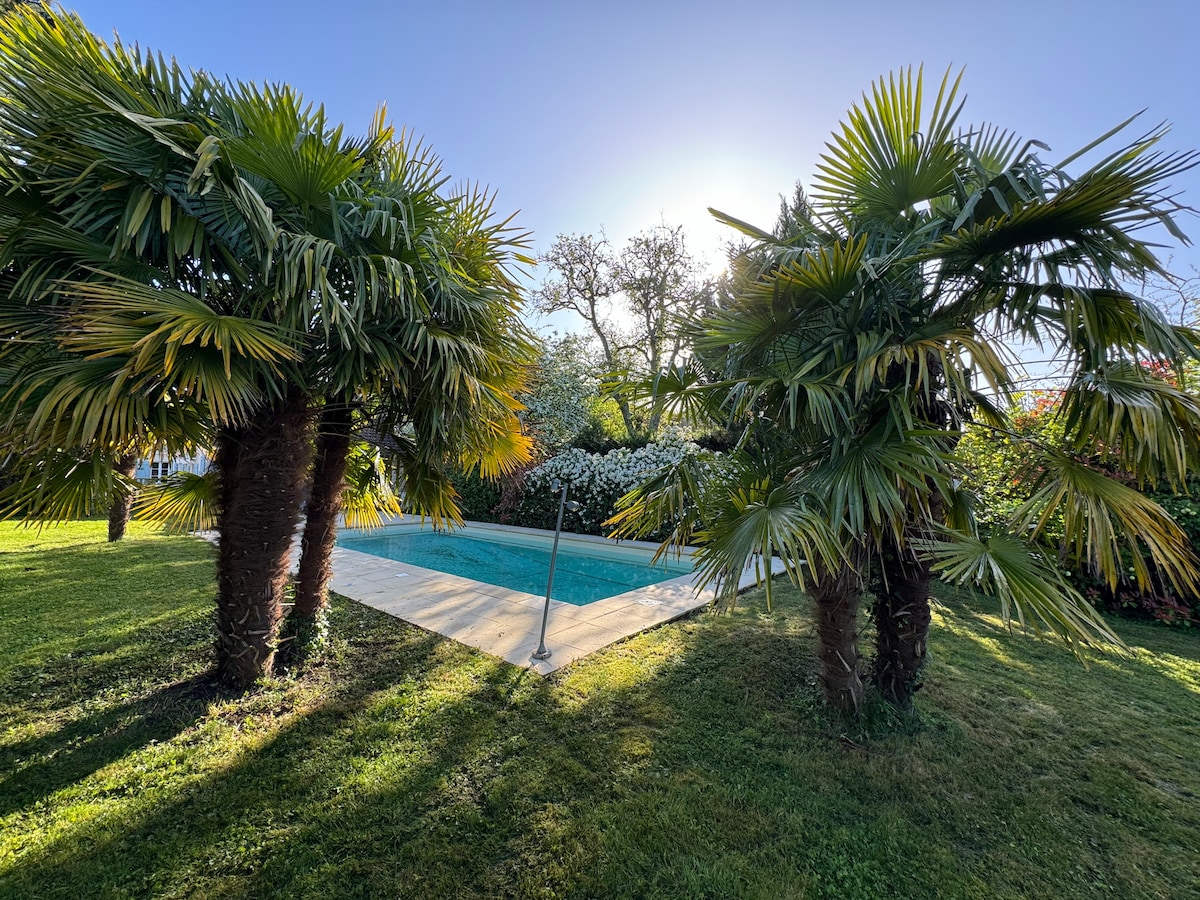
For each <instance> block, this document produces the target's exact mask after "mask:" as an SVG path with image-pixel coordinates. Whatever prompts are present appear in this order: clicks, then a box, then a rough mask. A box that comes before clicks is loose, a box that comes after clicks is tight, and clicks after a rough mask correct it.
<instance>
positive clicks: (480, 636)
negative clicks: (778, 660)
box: [330, 538, 779, 675]
mask: <svg viewBox="0 0 1200 900" xmlns="http://www.w3.org/2000/svg"><path fill="white" fill-rule="evenodd" d="M592 540H603V539H599V538H595V539H592ZM631 543H633V545H634V546H643V547H648V548H651V549H652V548H653V547H654V546H655V545H653V544H641V543H640V542H628V541H626V542H624V544H625V546H629V545H630V544H631ZM773 562H775V563H776V570H778V568H779V565H778V563H779V561H778V560H774V561H773ZM333 571H334V575H333V580H332V582H331V584H330V588H331V589H332V590H334V591H336V592H337V593H339V594H341V595H343V596H345V597H349V598H350V599H351V600H356V601H358V602H359V603H363V604H365V605H367V606H371V607H374V608H375V609H378V610H381V611H382V612H385V613H387V614H389V615H392V616H395V617H396V618H398V619H403V620H404V621H406V622H409V623H411V624H413V625H416V626H418V627H419V628H423V629H425V630H426V631H431V632H434V633H436V634H440V635H442V636H444V637H448V638H450V639H451V640H455V641H458V642H460V643H463V644H467V645H469V646H471V647H476V648H478V649H479V650H482V651H483V652H485V653H490V654H491V655H493V656H498V657H500V658H501V659H504V660H507V661H508V662H510V663H512V664H513V665H517V666H523V667H525V668H527V669H530V670H531V671H533V672H537V673H538V674H539V675H549V674H550V673H551V672H554V671H557V670H558V669H561V668H562V667H563V666H566V665H569V664H570V663H573V662H575V661H576V660H578V659H581V658H582V657H584V656H587V655H588V654H589V653H594V652H595V651H597V650H599V649H601V648H602V647H607V646H609V645H610V644H614V643H616V642H617V641H621V640H624V639H625V638H627V637H630V636H632V635H635V634H638V633H639V632H642V631H645V630H647V629H649V628H653V627H655V626H656V625H662V624H663V623H665V622H670V621H672V620H674V619H678V618H679V617H680V616H685V615H687V614H688V613H691V612H695V611H696V610H698V609H703V608H704V607H706V606H708V605H709V604H711V603H712V601H713V598H714V592H713V589H712V588H711V587H710V588H705V589H703V590H701V591H697V590H696V589H695V587H694V579H695V576H693V575H684V576H681V577H677V578H672V579H670V580H669V581H663V582H660V583H658V584H654V585H650V586H649V587H643V588H638V589H637V590H633V591H629V592H627V593H624V594H618V595H617V596H615V597H608V598H606V599H604V600H597V601H595V602H593V603H588V604H587V605H585V606H574V605H572V604H570V603H564V602H562V601H559V600H551V601H550V613H549V618H548V620H547V625H546V647H547V648H548V649H549V650H550V651H551V656H550V658H549V659H543V660H535V659H532V658H531V654H532V653H533V652H534V651H535V650H536V649H537V647H538V637H539V635H540V632H541V627H542V610H543V607H544V605H545V602H546V598H545V596H544V595H543V596H540V597H539V596H536V595H534V594H527V593H525V592H523V591H516V590H511V589H509V588H504V587H496V586H494V585H490V584H484V583H483V582H479V581H472V580H471V579H468V578H461V577H459V576H457V575H448V574H445V573H443V572H436V571H433V570H432V569H424V568H421V567H420V566H414V565H410V564H408V563H402V562H396V561H394V560H390V559H384V558H382V557H379V556H373V555H371V554H368V553H360V552H358V551H356V550H349V549H347V548H344V547H337V548H335V549H334V551H333ZM755 582H756V578H755V573H754V572H753V571H752V570H748V571H747V572H744V573H743V575H742V578H741V581H740V582H739V585H738V589H739V590H743V589H745V588H747V587H750V586H753V585H754V584H755Z"/></svg>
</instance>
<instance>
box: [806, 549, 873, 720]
mask: <svg viewBox="0 0 1200 900" xmlns="http://www.w3.org/2000/svg"><path fill="white" fill-rule="evenodd" d="M813 576H814V583H813V586H812V587H811V588H810V589H809V595H810V596H811V597H812V599H813V603H814V604H815V606H816V611H817V658H818V661H819V663H820V670H821V684H822V685H823V686H824V688H825V700H826V702H828V703H829V705H830V706H832V707H834V708H835V709H839V710H841V711H842V712H848V713H855V712H857V711H858V710H859V708H860V707H861V706H862V699H863V680H862V674H861V672H860V671H859V654H858V607H859V604H860V603H861V602H862V592H863V589H862V578H861V576H860V575H859V573H858V572H857V571H856V570H855V569H854V567H853V566H851V565H843V566H840V567H839V568H837V569H834V570H830V569H827V568H825V566H824V565H821V564H820V563H815V562H814V563H813Z"/></svg>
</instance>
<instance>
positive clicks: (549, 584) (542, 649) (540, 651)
mask: <svg viewBox="0 0 1200 900" xmlns="http://www.w3.org/2000/svg"><path fill="white" fill-rule="evenodd" d="M560 488H561V489H562V497H561V498H560V499H559V501H558V521H557V522H556V523H555V524H554V546H553V547H551V548H550V575H549V576H548V577H547V578H546V605H545V606H543V607H542V636H541V637H540V638H538V648H537V649H536V650H534V651H533V655H532V656H530V657H529V658H530V659H549V658H550V654H551V651H550V650H547V649H546V621H547V620H548V619H549V618H550V592H551V591H552V590H553V589H554V563H555V561H556V560H557V559H558V536H559V534H561V533H562V520H563V510H564V509H566V506H567V488H566V486H564V485H563V483H562V482H560V481H559V480H558V479H557V478H555V479H554V480H553V481H551V482H550V489H551V490H552V491H557V490H559V489H560Z"/></svg>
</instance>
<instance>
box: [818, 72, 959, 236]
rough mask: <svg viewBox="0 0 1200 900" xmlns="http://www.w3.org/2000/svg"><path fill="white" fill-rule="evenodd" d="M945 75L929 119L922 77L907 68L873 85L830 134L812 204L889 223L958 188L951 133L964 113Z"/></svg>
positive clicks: (955, 148)
mask: <svg viewBox="0 0 1200 900" xmlns="http://www.w3.org/2000/svg"><path fill="white" fill-rule="evenodd" d="M950 75H951V73H950V71H949V70H947V72H946V74H945V76H944V77H943V78H942V82H941V85H940V86H939V89H938V95H937V98H936V100H935V102H934V106H933V109H932V111H931V112H930V115H929V118H928V119H925V118H924V116H923V109H922V100H923V94H924V84H923V73H922V72H921V71H920V70H918V72H917V74H916V76H915V77H914V75H913V72H912V70H911V69H908V70H906V71H904V72H902V73H901V74H900V75H899V76H898V77H897V76H895V75H892V76H891V77H889V79H888V80H887V82H886V83H885V82H884V80H883V79H880V80H878V81H876V82H875V83H874V84H873V85H872V86H871V95H870V96H867V95H866V94H864V95H863V99H862V103H861V104H858V105H855V106H854V107H853V108H852V109H851V110H850V112H849V115H848V119H847V121H846V122H845V123H843V125H842V128H841V131H840V132H838V133H836V134H834V136H833V139H832V142H831V143H829V144H827V145H826V146H827V148H828V149H827V151H826V153H825V154H823V155H822V157H821V162H820V163H818V165H817V169H818V171H819V172H820V174H819V175H818V177H817V182H816V190H815V191H814V193H813V197H814V199H815V200H817V201H819V202H821V203H828V204H829V205H831V206H832V207H835V208H840V209H846V210H848V211H851V212H854V213H857V214H861V215H863V216H865V217H867V218H879V219H884V220H888V219H892V218H894V217H896V216H900V215H903V214H906V213H908V212H909V211H910V210H912V209H913V208H914V207H916V206H917V205H918V204H920V203H922V202H925V201H928V200H932V199H933V198H935V197H938V196H941V195H942V194H944V193H946V192H947V191H950V190H951V189H953V188H954V186H955V175H956V172H957V170H958V168H959V166H960V156H959V152H958V142H957V141H956V140H955V135H954V126H955V122H956V121H957V119H958V114H959V112H960V110H961V109H962V101H960V100H958V97H957V95H958V86H959V83H960V81H961V80H962V74H961V72H960V73H959V75H958V77H957V78H955V79H954V81H953V82H952V81H951V79H950Z"/></svg>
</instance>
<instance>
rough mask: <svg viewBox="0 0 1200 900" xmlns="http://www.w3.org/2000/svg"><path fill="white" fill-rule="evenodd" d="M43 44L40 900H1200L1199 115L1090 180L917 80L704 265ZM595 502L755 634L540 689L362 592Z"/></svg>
mask: <svg viewBox="0 0 1200 900" xmlns="http://www.w3.org/2000/svg"><path fill="white" fill-rule="evenodd" d="M0 16H2V17H3V27H2V28H0V146H2V148H3V152H2V153H0V516H2V517H3V518H4V519H5V520H6V521H4V522H0V634H3V636H4V637H3V641H4V647H3V650H4V652H3V653H0V785H2V786H3V789H2V790H0V896H13V897H39V898H40V897H56V896H64V897H65V896H73V895H74V896H103V897H134V896H155V897H176V896H177V897H184V896H188V897H211V896H254V897H259V896H262V897H270V896H278V897H298V896H312V897H324V896H330V895H347V896H363V897H375V896H413V897H449V896H489V897H490V896H496V897H506V896H511V897H546V898H549V897H601V896H628V897H705V896H710V897H727V896H738V897H743V896H744V897H755V896H761V897H772V898H773V897H791V896H794V897H805V896H808V897H832V896H841V897H863V898H868V897H880V896H913V897H918V896H931V895H945V896H988V897H992V896H999V897H1027V896H1048V897H1050V896H1052V897H1074V896H1079V897H1092V896H1103V895H1112V896H1119V897H1127V896H1128V897H1176V896H1180V897H1183V896H1200V862H1198V858H1197V855H1196V853H1195V852H1194V848H1195V846H1196V845H1197V843H1198V841H1200V813H1197V809H1200V804H1198V803H1197V798H1198V796H1200V774H1198V773H1197V767H1196V765H1195V760H1196V759H1197V757H1198V756H1200V715H1198V712H1200V662H1198V660H1200V653H1198V652H1197V649H1198V648H1197V643H1196V641H1197V640H1200V628H1197V627H1196V626H1198V625H1200V556H1197V554H1196V552H1195V550H1194V549H1193V547H1194V546H1195V540H1194V539H1200V511H1198V508H1197V505H1196V502H1195V500H1194V497H1195V491H1196V485H1195V481H1194V473H1195V472H1196V471H1198V470H1200V393H1198V392H1197V390H1196V382H1195V375H1196V372H1197V364H1198V363H1200V331H1198V330H1197V329H1196V328H1195V327H1194V323H1193V322H1192V321H1190V319H1189V318H1188V316H1187V315H1186V314H1185V315H1182V316H1176V317H1175V318H1172V317H1171V316H1170V315H1168V314H1167V312H1165V311H1164V310H1163V309H1162V308H1161V307H1160V305H1159V304H1158V303H1156V302H1155V297H1154V296H1153V294H1154V291H1153V290H1151V289H1150V287H1151V286H1154V285H1159V286H1162V285H1165V286H1167V287H1168V289H1174V290H1177V291H1179V292H1180V293H1181V295H1183V294H1186V295H1188V296H1189V297H1190V292H1191V288H1192V287H1194V286H1195V284H1194V281H1193V282H1188V281H1186V280H1182V279H1180V278H1179V277H1178V276H1177V275H1176V274H1173V273H1172V272H1171V271H1170V270H1169V267H1168V264H1167V263H1164V262H1162V261H1161V260H1160V259H1159V257H1158V256H1157V255H1156V252H1157V251H1158V249H1159V244H1158V241H1160V240H1161V239H1163V235H1166V236H1167V237H1168V238H1170V239H1171V240H1174V241H1185V240H1186V238H1185V236H1184V235H1183V233H1182V232H1181V231H1180V230H1179V225H1178V221H1179V220H1182V219H1183V218H1185V216H1186V215H1187V214H1188V213H1189V212H1190V210H1189V209H1188V208H1187V207H1185V206H1183V205H1182V204H1181V202H1180V201H1179V199H1178V198H1177V195H1176V194H1175V193H1173V192H1172V190H1171V189H1170V184H1169V182H1170V180H1171V179H1172V178H1173V177H1175V176H1177V175H1178V174H1180V173H1182V172H1186V171H1188V170H1190V169H1192V168H1193V167H1194V166H1196V165H1197V163H1198V162H1200V155H1198V154H1197V153H1194V152H1169V151H1167V150H1165V149H1163V141H1164V140H1165V138H1166V136H1167V133H1168V132H1167V129H1166V127H1165V126H1158V127H1156V128H1152V129H1150V130H1149V131H1140V130H1138V128H1137V126H1135V125H1133V121H1134V120H1132V119H1131V120H1129V121H1127V122H1125V123H1122V124H1120V125H1118V126H1117V127H1116V128H1114V129H1113V130H1112V131H1110V132H1108V133H1107V134H1105V135H1103V136H1101V137H1100V138H1098V139H1097V140H1095V141H1093V142H1091V143H1089V144H1088V145H1086V146H1084V147H1083V148H1081V149H1079V150H1078V151H1077V152H1074V153H1070V154H1068V155H1067V156H1065V157H1062V158H1061V159H1060V160H1059V161H1056V162H1047V161H1046V160H1045V159H1043V158H1042V157H1043V155H1045V154H1047V153H1049V149H1048V148H1046V147H1044V145H1042V144H1040V143H1039V142H1037V141H1027V140H1024V139H1023V138H1021V137H1018V136H1017V135H1016V134H1015V133H1013V132H1009V131H1005V130H1002V129H999V128H997V127H995V126H991V125H979V124H969V123H967V122H966V121H965V119H964V118H962V114H963V111H964V108H965V101H964V100H963V99H962V95H961V94H960V82H961V74H956V73H955V72H953V71H947V72H946V73H945V75H944V76H943V77H942V78H941V79H940V82H939V81H937V80H936V79H933V78H927V77H926V74H925V73H924V72H923V71H920V70H916V71H914V70H912V69H907V70H902V71H900V72H897V73H894V74H892V75H890V76H885V77H883V78H880V79H879V80H878V81H877V82H876V83H875V84H874V85H872V88H871V91H870V92H869V93H867V94H864V95H863V97H862V99H861V101H860V102H859V103H858V104H857V105H855V106H853V107H852V108H851V109H850V111H849V112H848V113H847V115H846V118H845V120H844V121H843V122H842V124H840V125H839V126H838V129H837V130H835V132H834V134H833V137H832V138H831V140H830V143H829V144H827V145H826V147H827V149H826V153H825V155H824V156H823V157H822V158H821V160H820V162H819V165H818V175H817V176H816V177H815V179H814V181H813V183H812V184H811V185H810V186H808V187H802V186H799V185H797V186H796V188H795V189H794V191H793V192H792V193H791V194H790V195H789V196H787V197H784V198H781V204H780V209H779V214H778V218H777V220H776V221H775V222H774V223H773V224H770V225H768V226H766V227H759V226H756V225H752V224H750V223H747V222H745V221H743V220H742V219H740V218H738V217H737V215H736V211H730V212H720V211H715V210H714V211H713V215H714V216H716V218H717V219H718V220H719V221H720V222H722V223H724V224H725V225H726V226H728V228H729V230H730V234H731V235H732V237H731V239H730V245H729V248H728V256H727V260H726V268H725V270H724V271H723V272H722V274H720V275H719V276H712V275H709V274H706V273H705V272H704V271H703V270H702V268H701V267H700V266H699V264H698V263H697V261H696V259H695V258H694V257H693V256H692V255H691V253H690V251H689V249H688V247H687V243H686V238H685V235H684V233H683V230H682V228H680V227H675V226H670V225H667V224H665V223H664V224H661V225H659V226H655V227H653V228H650V229H648V230H646V231H644V232H642V233H640V234H638V235H635V236H634V237H633V238H630V239H629V240H628V241H627V242H626V243H624V244H623V245H616V244H614V243H613V242H611V241H609V239H608V238H607V237H606V236H605V235H604V234H603V232H602V231H601V232H599V233H597V234H569V235H568V234H560V235H558V236H557V237H556V238H555V239H554V240H553V241H552V242H551V243H549V244H548V246H547V248H546V249H543V250H542V251H541V252H535V250H534V243H533V236H532V235H530V234H528V233H526V232H525V231H523V230H522V229H521V227H520V225H519V223H518V222H517V221H516V218H515V217H513V216H506V215H505V214H504V213H503V212H502V211H501V210H499V209H498V207H497V195H496V194H495V193H494V192H493V191H491V190H490V189H487V188H484V187H482V186H479V185H474V184H471V183H462V184H458V185H455V186H453V187H451V186H450V182H449V178H448V176H447V175H446V174H445V173H444V172H443V170H442V162H441V160H439V159H438V157H436V156H435V155H434V154H433V152H432V151H431V150H430V149H429V148H428V147H426V146H424V145H422V144H420V143H419V142H416V141H415V140H414V139H412V137H411V136H410V135H409V134H408V132H407V131H404V130H397V129H396V128H394V127H393V126H392V124H391V122H390V120H389V118H388V116H387V113H386V111H385V110H383V109H381V110H380V111H379V113H378V114H377V115H376V117H375V118H374V119H373V120H372V121H371V122H370V124H369V126H368V128H367V129H366V130H365V132H364V133H363V134H362V135H350V134H349V133H348V132H347V131H346V129H345V128H344V127H343V126H342V125H341V124H338V123H335V122H332V121H330V120H329V119H328V118H327V116H326V112H325V109H324V108H323V107H321V106H317V105H314V104H311V103H309V102H308V101H306V100H305V99H304V98H303V97H301V96H300V95H299V93H298V92H296V91H295V90H293V89H292V88H291V87H289V86H287V85H263V86H260V85H256V84H253V83H247V82H235V81H231V80H226V79H222V78H219V77H216V76H213V75H210V74H208V73H205V72H197V71H185V70H183V69H182V68H181V67H180V66H179V65H178V64H177V63H176V62H175V61H174V60H173V59H168V58H166V57H163V56H159V55H155V54H153V53H149V52H146V51H143V50H141V49H140V48H138V47H136V46H125V45H122V44H120V43H113V44H108V43H106V42H104V41H103V40H101V39H100V38H98V37H96V36H95V35H94V34H93V33H92V32H91V31H89V30H88V28H87V27H86V26H85V25H84V23H83V22H82V20H81V19H80V18H79V17H78V16H75V15H73V14H70V13H66V12H63V11H60V10H51V9H49V8H48V7H43V6H40V5H36V4H27V3H21V2H15V3H14V2H4V3H3V5H0ZM1135 118H1136V117H1135ZM66 122H69V123H73V124H72V126H71V127H64V126H63V125H62V124H61V123H66ZM1130 135H1136V136H1134V137H1130ZM535 266H536V268H537V273H538V281H537V283H536V286H533V287H531V286H530V284H529V278H530V271H531V270H532V269H533V268H534V267H535ZM1189 285H1190V287H1189ZM1189 303H1190V300H1189ZM1188 308H1191V307H1190V306H1189V305H1188V304H1187V303H1185V304H1184V307H1183V309H1184V310H1185V312H1186V310H1187V309H1188ZM531 311H534V312H538V313H541V314H545V315H559V316H571V317H573V321H574V322H575V324H576V325H577V326H578V327H579V329H580V330H579V331H577V332H572V333H569V334H539V333H537V332H535V331H534V330H533V329H532V328H531V327H530V325H529V318H528V315H529V313H530V312H531ZM1030 348H1034V349H1036V350H1038V351H1040V352H1044V353H1048V354H1050V355H1051V356H1052V357H1053V360H1054V362H1055V364H1056V366H1057V369H1056V370H1055V373H1054V375H1053V376H1052V377H1049V378H1048V379H1047V381H1048V385H1049V386H1046V387H1044V388H1043V389H1040V390H1028V389H1027V385H1026V380H1025V377H1024V375H1025V373H1024V369H1023V367H1022V363H1021V354H1022V353H1023V352H1028V351H1029V349H1030ZM196 454H200V455H202V456H204V457H206V458H207V459H208V460H209V461H210V466H209V468H208V470H207V471H206V472H203V473H197V472H180V473H177V474H174V475H170V476H168V477H165V478H161V479H159V480H156V481H155V482H154V483H152V484H139V483H138V482H137V481H136V480H135V478H134V477H133V475H134V472H135V471H136V466H137V462H138V460H140V459H144V458H148V457H150V456H156V457H163V458H169V457H171V456H173V455H187V456H189V457H192V456H195V455H196ZM557 484H561V485H565V489H566V490H567V491H569V493H570V497H571V498H572V499H573V500H575V501H577V502H578V509H572V510H571V512H569V513H568V514H567V517H566V518H565V519H564V521H563V525H564V527H565V528H566V529H567V530H568V531H575V532H579V533H583V534H592V535H602V536H606V537H612V538H615V539H618V540H627V539H646V540H652V541H654V542H656V543H657V544H659V545H660V546H661V547H662V548H663V550H664V551H669V550H672V549H675V550H681V549H684V548H686V549H687V550H688V551H689V552H693V553H694V556H693V557H692V558H693V559H694V560H695V562H696V570H697V576H698V578H699V581H700V583H701V585H703V586H711V587H713V588H714V589H715V596H716V600H715V602H714V603H713V606H712V608H711V609H710V610H707V611H705V612H702V613H699V614H695V615H689V616H687V617H685V618H683V619H681V620H678V621H674V622H671V623H669V624H666V625H662V626H660V627H657V628H653V629H651V630H649V631H646V632H644V633H641V634H636V635H634V636H632V637H629V638H627V639H624V640H620V641H619V642H617V643H615V644H612V645H609V646H607V647H606V648H605V649H602V650H600V651H599V652H596V653H593V654H590V655H586V656H585V657H584V658H582V659H578V660H577V661H575V662H572V663H571V664H570V665H568V666H566V667H565V668H563V669H562V670H560V671H557V672H555V673H554V674H552V675H551V676H549V677H545V678H543V677H541V676H540V675H538V674H536V673H535V672H532V671H529V670H528V669H527V668H524V667H522V666H520V665H516V666H514V665H510V664H509V663H506V662H504V661H503V660H501V659H499V658H496V657H492V656H489V655H487V654H486V653H482V652H479V651H477V650H473V649H471V648H469V647H466V646H464V645H461V644H458V643H455V642H454V641H450V640H447V639H446V638H444V637H441V636H439V635H438V634H435V633H431V632H427V631H422V630H421V629H418V628H416V627H414V626H413V625H410V624H408V623H406V622H404V621H402V620H400V619H399V618H396V617H394V616H390V615H387V614H386V613H383V612H380V611H378V610H376V609H373V608H371V607H368V606H365V605H361V604H359V603H356V602H354V601H351V600H348V599H347V598H345V597H342V596H339V595H338V594H336V593H334V592H333V591H332V590H331V587H330V585H331V580H332V577H333V566H334V561H335V556H336V554H335V546H336V543H337V538H338V533H339V529H341V528H343V527H358V528H368V529H369V528H373V527H376V526H378V525H380V524H381V523H382V522H383V521H384V520H385V518H386V517H388V516H396V515H401V514H403V515H407V516H412V517H418V518H421V519H423V520H428V521H430V522H431V523H432V524H433V525H434V526H435V527H437V528H439V529H445V528H453V527H455V526H457V525H459V524H461V523H462V522H463V521H464V520H472V521H480V522H494V523H501V524H506V525H517V526H524V527H531V528H541V529H546V528H553V527H554V525H555V520H556V516H557V515H558V514H559V511H560V510H561V509H562V508H563V507H562V506H560V505H559V502H560V499H565V495H563V497H562V498H560V497H559V496H557V495H556V494H555V489H554V488H552V485H557ZM196 532H208V533H209V534H208V536H209V537H210V538H211V541H210V540H205V539H202V538H201V537H199V536H197V534H196ZM768 559H769V560H772V561H773V563H774V565H775V566H778V567H781V568H782V572H779V571H776V573H775V574H774V575H772V574H771V572H772V569H773V566H762V565H761V562H762V561H763V560H768ZM748 567H749V568H750V569H752V570H755V571H760V572H762V573H763V577H762V579H761V580H760V582H759V585H758V586H757V587H756V588H754V589H752V590H751V591H750V592H749V593H746V594H741V595H739V594H738V593H737V584H738V579H739V576H740V575H741V574H742V573H743V572H744V571H746V570H747V568H748ZM756 567H757V568H756ZM388 577H389V578H390V577H391V576H388ZM403 577H407V576H403ZM415 582H416V579H414V581H413V582H411V583H415ZM411 583H410V584H411ZM418 602H420V603H422V604H426V603H428V598H427V597H426V596H425V595H421V596H420V597H419V598H418ZM548 603H549V601H548V600H547V604H548ZM626 633H627V632H626Z"/></svg>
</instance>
